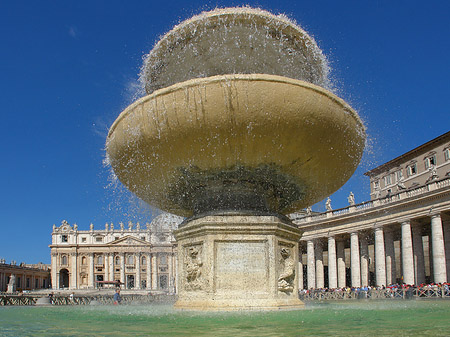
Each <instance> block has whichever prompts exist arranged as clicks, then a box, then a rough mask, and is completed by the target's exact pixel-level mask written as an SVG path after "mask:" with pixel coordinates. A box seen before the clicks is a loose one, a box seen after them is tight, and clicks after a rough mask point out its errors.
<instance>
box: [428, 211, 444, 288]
mask: <svg viewBox="0 0 450 337" xmlns="http://www.w3.org/2000/svg"><path fill="white" fill-rule="evenodd" d="M431 244H432V246H433V277H434V282H435V283H445V282H447V267H446V265H445V247H444V233H443V230H442V220H441V215H440V214H433V215H432V216H431Z"/></svg>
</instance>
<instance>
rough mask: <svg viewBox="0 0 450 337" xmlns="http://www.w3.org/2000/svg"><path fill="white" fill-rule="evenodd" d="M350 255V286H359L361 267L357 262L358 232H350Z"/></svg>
mask: <svg viewBox="0 0 450 337" xmlns="http://www.w3.org/2000/svg"><path fill="white" fill-rule="evenodd" d="M350 256H351V261H350V263H351V270H352V287H360V286H361V269H360V265H359V264H360V262H359V239H358V233H357V232H353V233H351V234H350Z"/></svg>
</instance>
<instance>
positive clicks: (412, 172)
mask: <svg viewBox="0 0 450 337" xmlns="http://www.w3.org/2000/svg"><path fill="white" fill-rule="evenodd" d="M406 172H407V173H408V177H411V176H413V175H415V174H416V173H417V165H416V164H412V165H409V166H408V167H407V168H406Z"/></svg>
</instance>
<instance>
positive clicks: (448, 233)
mask: <svg viewBox="0 0 450 337" xmlns="http://www.w3.org/2000/svg"><path fill="white" fill-rule="evenodd" d="M442 228H443V229H444V245H445V247H447V249H446V250H445V261H446V266H447V279H448V277H449V275H450V221H448V220H447V221H444V222H442Z"/></svg>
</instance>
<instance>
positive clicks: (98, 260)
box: [97, 255, 103, 264]
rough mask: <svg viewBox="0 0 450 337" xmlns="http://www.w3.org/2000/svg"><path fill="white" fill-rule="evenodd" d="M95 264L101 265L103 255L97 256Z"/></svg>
mask: <svg viewBox="0 0 450 337" xmlns="http://www.w3.org/2000/svg"><path fill="white" fill-rule="evenodd" d="M97 264H103V255H99V256H97Z"/></svg>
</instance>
